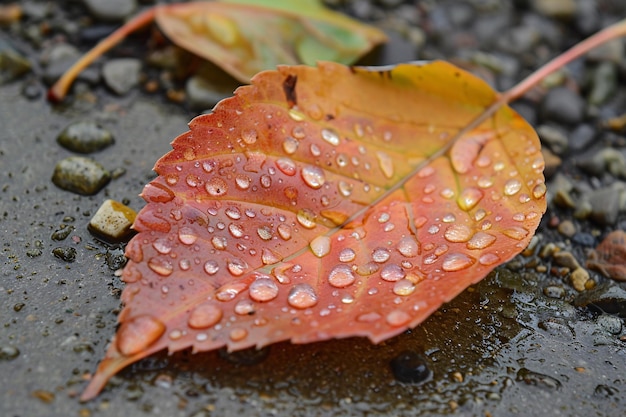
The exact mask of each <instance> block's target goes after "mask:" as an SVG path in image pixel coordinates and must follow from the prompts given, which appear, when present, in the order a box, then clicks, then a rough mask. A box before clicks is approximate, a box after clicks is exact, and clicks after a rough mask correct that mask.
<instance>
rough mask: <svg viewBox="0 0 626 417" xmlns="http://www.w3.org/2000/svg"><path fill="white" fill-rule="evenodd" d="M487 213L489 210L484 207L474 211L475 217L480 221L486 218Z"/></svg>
mask: <svg viewBox="0 0 626 417" xmlns="http://www.w3.org/2000/svg"><path fill="white" fill-rule="evenodd" d="M486 215H487V212H486V211H485V210H484V209H478V210H476V213H474V219H475V220H476V221H477V222H479V221H481V220H482V219H484V218H485V216H486Z"/></svg>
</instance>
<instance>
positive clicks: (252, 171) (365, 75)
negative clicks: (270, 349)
mask: <svg viewBox="0 0 626 417" xmlns="http://www.w3.org/2000/svg"><path fill="white" fill-rule="evenodd" d="M494 103H496V105H495V106H494ZM172 147H173V150H172V151H171V152H169V153H168V154H166V155H165V156H164V157H162V158H161V159H160V160H159V161H158V162H157V164H156V166H155V171H156V172H157V173H158V174H159V176H158V178H156V179H155V180H153V181H152V182H151V183H150V184H148V185H147V186H146V187H145V189H144V191H143V194H142V196H143V198H144V199H145V200H146V202H147V205H146V206H145V207H144V208H143V210H142V211H141V212H140V213H139V215H138V217H137V219H136V221H135V224H134V228H135V229H136V230H137V232H138V234H137V235H136V236H135V237H134V238H133V239H132V240H131V242H130V243H129V244H128V246H127V248H126V255H127V256H128V258H129V262H128V264H127V266H126V267H125V269H124V272H123V279H124V281H125V282H126V287H125V289H124V291H123V294H122V301H123V303H124V309H123V310H122V312H121V314H120V316H119V322H120V327H119V330H118V332H117V335H116V336H115V337H114V338H113V340H112V342H111V344H110V346H109V347H108V350H107V353H106V357H105V359H104V360H103V361H102V362H101V363H100V365H99V367H98V370H97V372H96V374H95V375H94V378H93V379H92V380H91V382H90V384H89V386H88V387H87V389H86V390H85V391H84V393H83V395H82V399H83V400H88V399H90V398H93V397H94V396H95V395H97V393H98V392H99V391H100V390H101V389H102V387H103V386H104V384H105V383H106V381H107V380H108V379H109V378H110V377H111V376H112V375H114V374H115V373H116V372H118V371H119V370H120V369H121V368H123V367H125V366H127V365H129V364H131V363H133V362H135V361H137V360H139V359H141V358H144V357H146V356H148V355H150V354H152V353H154V352H157V351H159V350H162V349H166V348H167V349H168V350H169V351H170V352H174V351H178V350H181V349H185V348H189V347H191V348H192V349H193V351H194V352H200V351H206V350H212V349H217V348H220V347H222V346H226V347H227V348H228V349H229V350H231V351H232V350H239V349H244V348H247V347H251V346H257V347H261V346H265V345H268V344H271V343H275V342H278V341H283V340H291V341H292V342H294V343H307V342H314V341H319V340H325V339H329V338H341V337H351V336H366V337H368V338H369V339H370V340H372V341H373V342H380V341H382V340H385V339H387V338H390V337H392V336H394V335H397V334H399V333H401V332H403V331H404V330H406V329H407V328H410V327H413V326H416V325H417V324H419V323H420V322H422V321H423V320H425V319H426V318H427V317H428V316H429V315H430V314H431V313H433V312H434V311H435V310H436V309H437V308H439V306H440V305H441V304H442V303H444V302H447V301H449V300H450V299H452V298H453V297H455V296H456V295H457V294H459V293H460V292H461V291H463V290H464V289H465V288H466V287H467V286H469V285H471V284H472V283H475V282H478V281H479V280H481V279H482V278H483V277H484V276H485V275H486V274H487V273H488V272H490V271H491V270H492V269H493V268H494V267H496V266H497V265H499V264H501V263H503V262H505V261H507V260H509V259H511V258H512V257H513V256H515V255H516V254H517V253H518V252H520V251H521V250H522V249H523V248H525V247H526V245H527V244H528V241H529V240H530V238H531V236H532V235H533V233H534V231H535V229H536V227H537V226H538V224H539V221H540V219H541V216H542V214H543V213H544V211H545V209H546V201H545V193H546V186H545V184H544V177H543V173H542V172H543V166H544V162H543V158H542V156H541V152H540V143H539V140H538V138H537V135H536V134H535V132H534V131H533V129H532V128H531V126H530V125H529V124H528V123H527V122H526V121H524V120H523V119H522V118H521V117H520V116H519V115H518V114H517V113H515V112H514V111H513V110H512V109H511V108H510V107H508V106H506V105H502V103H501V100H500V95H498V93H496V92H494V91H493V90H492V89H491V88H490V87H489V86H488V85H487V84H486V83H485V82H484V81H482V80H480V79H478V78H477V77H475V76H473V75H471V74H469V73H466V72H464V71H462V70H460V69H459V68H456V67H454V66H453V65H451V64H448V63H445V62H434V63H430V64H424V65H409V64H404V65H398V66H396V67H393V68H391V69H386V70H371V69H366V68H348V67H345V66H342V65H339V64H334V63H320V64H319V66H318V67H317V68H312V67H305V66H292V67H288V66H284V67H279V68H278V70H276V71H266V72H263V73H260V74H259V75H257V76H255V77H254V78H253V80H252V85H250V86H246V87H241V88H239V89H238V90H237V91H236V93H235V95H234V97H232V98H229V99H227V100H224V101H222V102H221V103H220V104H218V105H217V106H216V108H215V109H214V111H213V113H212V114H209V115H203V116H199V117H197V118H195V119H194V120H193V121H192V122H191V123H190V130H189V131H188V132H187V133H184V134H182V135H181V136H179V137H178V138H177V139H176V140H175V141H174V142H173V143H172Z"/></svg>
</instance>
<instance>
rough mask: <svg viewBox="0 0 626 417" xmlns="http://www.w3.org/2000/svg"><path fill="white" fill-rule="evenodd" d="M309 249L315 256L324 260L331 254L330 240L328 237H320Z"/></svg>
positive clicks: (312, 242) (314, 240)
mask: <svg viewBox="0 0 626 417" xmlns="http://www.w3.org/2000/svg"><path fill="white" fill-rule="evenodd" d="M309 247H310V248H311V251H312V252H313V254H314V255H315V256H317V257H318V258H322V257H324V256H326V255H328V252H330V238H329V237H328V236H318V237H316V238H315V239H313V240H312V241H311V243H310V244H309Z"/></svg>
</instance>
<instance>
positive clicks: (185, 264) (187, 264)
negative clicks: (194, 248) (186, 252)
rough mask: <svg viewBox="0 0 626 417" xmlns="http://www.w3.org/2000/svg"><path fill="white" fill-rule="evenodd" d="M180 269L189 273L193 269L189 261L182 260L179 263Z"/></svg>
mask: <svg viewBox="0 0 626 417" xmlns="http://www.w3.org/2000/svg"><path fill="white" fill-rule="evenodd" d="M178 267H179V268H180V269H181V270H183V271H188V270H189V268H191V262H190V261H189V259H181V260H180V261H178Z"/></svg>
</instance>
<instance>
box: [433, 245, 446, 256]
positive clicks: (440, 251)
mask: <svg viewBox="0 0 626 417" xmlns="http://www.w3.org/2000/svg"><path fill="white" fill-rule="evenodd" d="M448 249H450V247H449V246H448V245H446V244H443V245H439V246H437V247H436V248H435V252H434V253H435V256H441V255H443V254H444V253H446V252H447V251H448Z"/></svg>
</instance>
